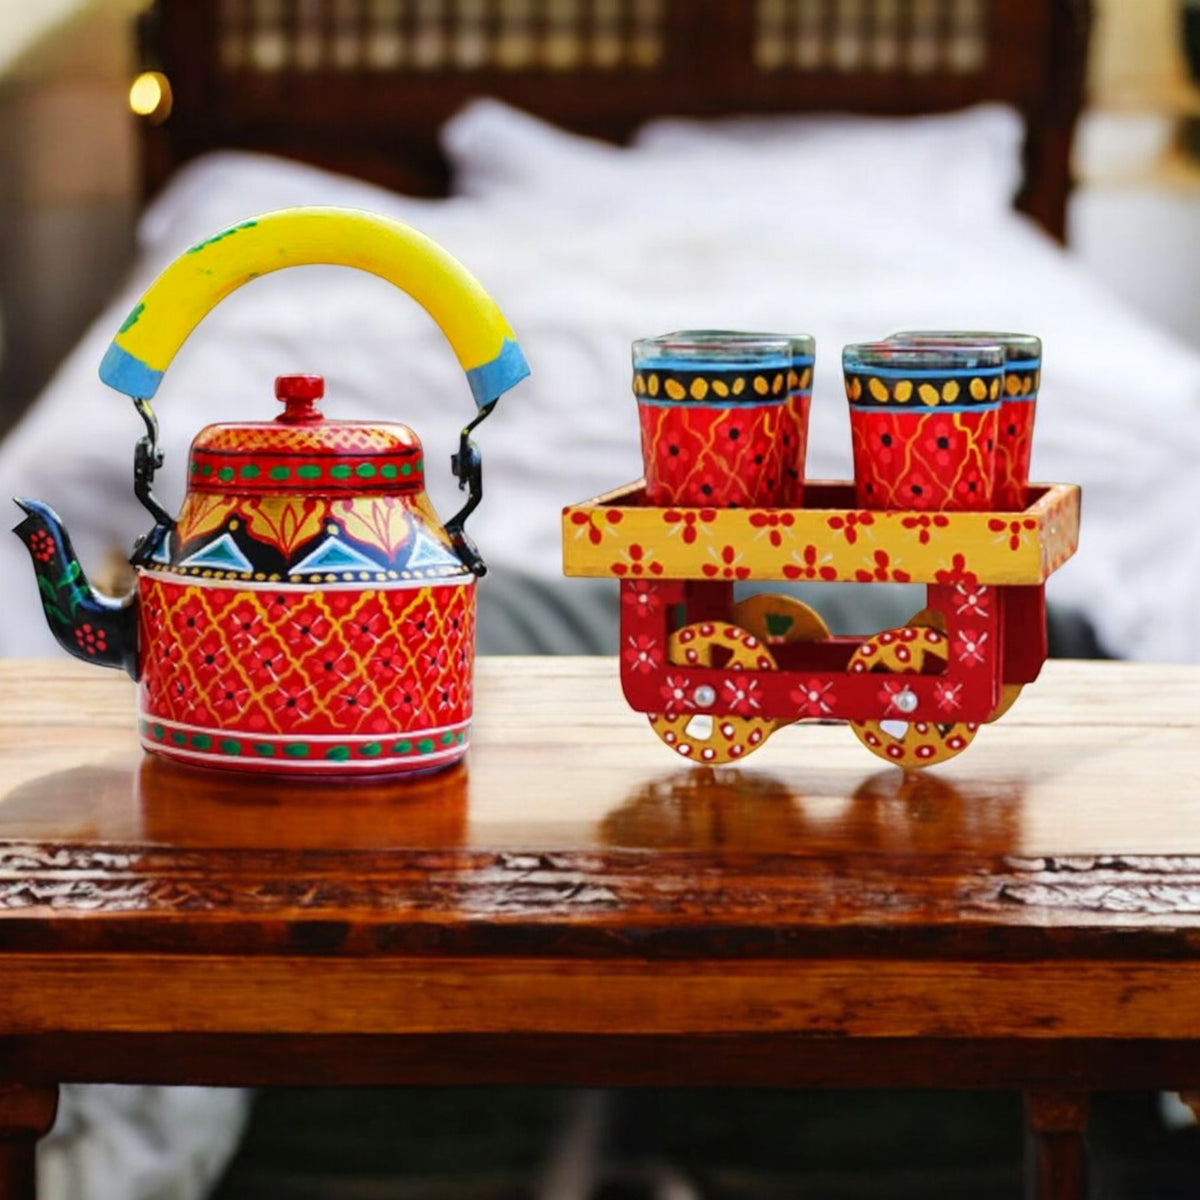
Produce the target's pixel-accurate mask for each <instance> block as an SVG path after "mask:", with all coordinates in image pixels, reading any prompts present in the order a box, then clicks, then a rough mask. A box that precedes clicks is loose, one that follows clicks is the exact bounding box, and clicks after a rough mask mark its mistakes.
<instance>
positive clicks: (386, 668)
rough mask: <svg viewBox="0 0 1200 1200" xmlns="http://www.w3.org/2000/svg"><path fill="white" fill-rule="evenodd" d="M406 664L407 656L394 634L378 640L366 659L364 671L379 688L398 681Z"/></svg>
mask: <svg viewBox="0 0 1200 1200" xmlns="http://www.w3.org/2000/svg"><path fill="white" fill-rule="evenodd" d="M407 664H408V656H407V655H406V654H405V653H404V648H403V646H401V644H400V640H399V639H398V638H397V637H396V636H395V634H388V635H387V636H385V637H383V638H381V639H379V640H378V641H377V642H376V643H375V644H374V645H373V646H372V647H371V651H370V657H369V658H367V659H366V669H367V670H368V672H369V673H370V674H371V676H372V678H374V679H375V680H377V681H378V683H379V685H380V686H386V685H387V684H389V683H391V682H393V681H394V680H396V679H398V678H399V676H400V675H401V673H402V672H403V671H404V669H405V667H406V666H407Z"/></svg>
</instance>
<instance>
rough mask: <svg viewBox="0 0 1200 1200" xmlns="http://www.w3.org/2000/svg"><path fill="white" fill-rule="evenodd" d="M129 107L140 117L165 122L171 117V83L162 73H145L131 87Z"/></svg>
mask: <svg viewBox="0 0 1200 1200" xmlns="http://www.w3.org/2000/svg"><path fill="white" fill-rule="evenodd" d="M129 107H130V109H131V110H132V111H133V112H135V113H136V114H137V115H138V116H139V117H149V118H150V119H151V120H152V121H154V122H156V123H157V122H158V121H165V120H166V119H167V117H169V116H170V115H171V81H170V80H169V79H168V78H167V77H166V76H165V75H164V74H163V73H162V72H161V71H143V72H142V73H141V74H140V75H139V76H138V77H137V78H136V79H135V80H134V81H133V83H132V84H131V85H130V88H129Z"/></svg>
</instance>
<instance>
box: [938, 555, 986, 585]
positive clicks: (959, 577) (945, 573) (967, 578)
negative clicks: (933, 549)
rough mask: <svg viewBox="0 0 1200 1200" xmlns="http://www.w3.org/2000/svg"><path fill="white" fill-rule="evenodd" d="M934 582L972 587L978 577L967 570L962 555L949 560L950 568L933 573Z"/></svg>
mask: <svg viewBox="0 0 1200 1200" xmlns="http://www.w3.org/2000/svg"><path fill="white" fill-rule="evenodd" d="M933 578H934V581H935V582H936V583H943V584H945V583H964V584H971V585H974V584H976V583H978V581H979V577H978V576H977V575H976V574H975V572H974V571H968V570H967V560H966V557H965V556H964V555H962V554H956V555H955V556H954V557H953V558H952V559H951V560H950V566H949V567H947V568H945V569H944V570H941V571H935V572H934V576H933Z"/></svg>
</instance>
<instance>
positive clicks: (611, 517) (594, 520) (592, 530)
mask: <svg viewBox="0 0 1200 1200" xmlns="http://www.w3.org/2000/svg"><path fill="white" fill-rule="evenodd" d="M623 516H624V514H623V513H622V512H621V511H620V509H616V508H598V509H597V508H588V509H578V508H577V509H574V510H573V511H572V513H571V524H572V525H574V526H575V536H576V537H586V538H587V540H588V541H589V542H591V543H592V545H593V546H598V545H600V543H601V542H602V541H603V540H604V535H605V534H606V533H616V531H617V530H616V527H617V526H618V525H619V524H620V523H621V518H622V517H623Z"/></svg>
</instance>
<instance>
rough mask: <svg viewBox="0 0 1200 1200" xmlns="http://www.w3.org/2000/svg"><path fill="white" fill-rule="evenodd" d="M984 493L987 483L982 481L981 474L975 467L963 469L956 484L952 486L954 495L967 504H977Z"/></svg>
mask: <svg viewBox="0 0 1200 1200" xmlns="http://www.w3.org/2000/svg"><path fill="white" fill-rule="evenodd" d="M986 491H987V483H985V481H984V478H983V473H982V472H981V471H980V470H979V468H978V467H975V466H968V467H965V468H964V469H963V472H962V474H961V475H960V476H959V477H958V482H957V483H956V484H955V485H954V493H955V495H956V496H958V497H959V499H961V500H964V501H966V502H967V503H968V504H974V503H975V502H977V501H978V499H979V497H980V496H982V495H984V494H985V492H986Z"/></svg>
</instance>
